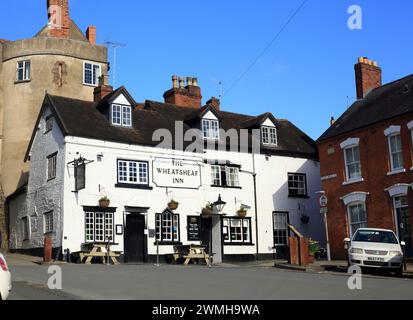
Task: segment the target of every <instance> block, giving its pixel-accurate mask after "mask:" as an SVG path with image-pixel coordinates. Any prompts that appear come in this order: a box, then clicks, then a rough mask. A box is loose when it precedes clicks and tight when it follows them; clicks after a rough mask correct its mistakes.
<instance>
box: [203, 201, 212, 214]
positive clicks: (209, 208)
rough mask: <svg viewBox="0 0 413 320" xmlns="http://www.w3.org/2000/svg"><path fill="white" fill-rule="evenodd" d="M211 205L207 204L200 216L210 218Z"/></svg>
mask: <svg viewBox="0 0 413 320" xmlns="http://www.w3.org/2000/svg"><path fill="white" fill-rule="evenodd" d="M212 211H213V209H212V203H210V202H208V204H207V205H206V206H205V207H204V208H203V209H202V215H204V216H210V215H212Z"/></svg>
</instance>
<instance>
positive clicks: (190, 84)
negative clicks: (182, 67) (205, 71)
mask: <svg viewBox="0 0 413 320" xmlns="http://www.w3.org/2000/svg"><path fill="white" fill-rule="evenodd" d="M186 85H187V86H192V77H186Z"/></svg>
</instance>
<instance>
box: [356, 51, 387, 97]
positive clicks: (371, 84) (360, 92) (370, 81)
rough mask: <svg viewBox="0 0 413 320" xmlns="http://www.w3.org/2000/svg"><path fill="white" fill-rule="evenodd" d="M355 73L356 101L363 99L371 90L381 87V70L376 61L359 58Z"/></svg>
mask: <svg viewBox="0 0 413 320" xmlns="http://www.w3.org/2000/svg"><path fill="white" fill-rule="evenodd" d="M354 69H355V71H356V87H357V99H363V98H364V97H365V96H366V95H367V94H368V93H369V92H370V91H371V90H373V89H376V88H378V87H381V86H382V70H381V68H380V67H379V66H378V63H377V62H376V61H371V60H369V59H368V58H367V57H364V58H359V60H358V63H357V64H356V65H355V66H354Z"/></svg>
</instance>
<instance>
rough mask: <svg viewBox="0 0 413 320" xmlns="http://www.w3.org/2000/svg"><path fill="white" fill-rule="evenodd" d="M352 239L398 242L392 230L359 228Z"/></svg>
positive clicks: (373, 241)
mask: <svg viewBox="0 0 413 320" xmlns="http://www.w3.org/2000/svg"><path fill="white" fill-rule="evenodd" d="M353 241H357V242H372V243H388V244H398V243H399V242H398V241H397V238H396V237H395V236H394V233H393V232H389V231H377V230H359V231H357V233H356V235H355V236H354V239H353Z"/></svg>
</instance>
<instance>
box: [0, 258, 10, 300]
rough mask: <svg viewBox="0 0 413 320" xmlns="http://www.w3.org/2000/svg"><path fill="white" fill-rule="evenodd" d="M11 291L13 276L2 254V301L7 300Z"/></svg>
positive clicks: (0, 283) (0, 268)
mask: <svg viewBox="0 0 413 320" xmlns="http://www.w3.org/2000/svg"><path fill="white" fill-rule="evenodd" d="M10 291H11V274H10V271H9V267H8V266H7V262H6V259H5V258H4V256H3V255H2V254H1V253H0V300H6V299H7V297H8V296H9V293H10Z"/></svg>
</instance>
